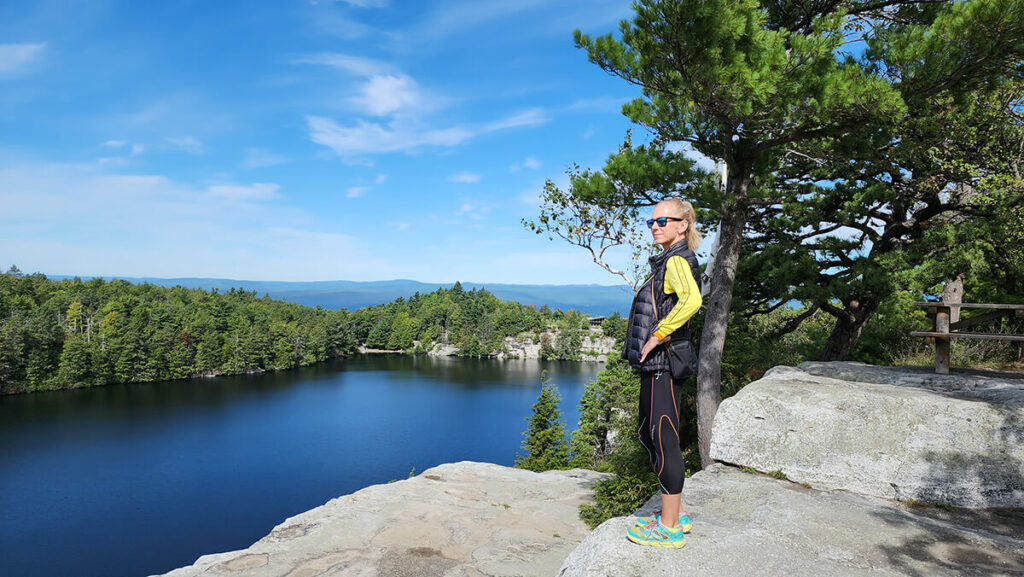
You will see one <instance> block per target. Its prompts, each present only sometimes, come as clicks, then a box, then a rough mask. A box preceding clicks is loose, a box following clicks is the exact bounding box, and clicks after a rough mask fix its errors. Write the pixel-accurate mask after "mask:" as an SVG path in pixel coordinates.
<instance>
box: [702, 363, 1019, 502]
mask: <svg viewBox="0 0 1024 577" xmlns="http://www.w3.org/2000/svg"><path fill="white" fill-rule="evenodd" d="M711 458H713V459H715V460H718V461H722V462H725V463H729V464H733V465H736V466H739V467H752V468H754V469H756V470H758V471H762V472H771V471H782V472H783V473H785V474H786V476H787V477H788V478H789V479H791V480H794V481H798V482H805V483H809V484H811V485H812V486H813V487H814V488H816V489H846V490H850V491H854V492H857V493H862V494H865V495H874V496H878V497H885V498H890V499H897V500H901V501H909V500H915V501H924V502H927V503H936V504H950V505H955V506H961V507H979V508H986V507H1018V508H1020V507H1024V378H1021V376H1020V375H1005V374H999V373H987V374H986V373H979V372H960V371H957V372H956V373H954V374H950V375H936V374H934V372H929V371H927V370H921V369H908V368H905V367H874V366H871V365H865V364H862V363H846V362H836V363H802V364H801V365H800V366H798V367H775V368H773V369H772V370H770V371H768V372H767V373H766V374H765V376H764V377H763V378H761V379H759V380H757V381H755V382H753V383H750V384H749V385H747V386H746V387H744V388H743V389H742V390H741V391H740V392H739V393H737V394H736V395H734V396H733V397H731V398H728V399H726V400H724V401H722V404H721V407H720V408H719V410H718V413H717V415H716V416H715V422H714V426H713V432H712V439H711Z"/></svg>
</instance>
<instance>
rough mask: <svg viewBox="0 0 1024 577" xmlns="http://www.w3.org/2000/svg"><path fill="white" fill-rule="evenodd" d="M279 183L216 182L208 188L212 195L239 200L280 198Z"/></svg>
mask: <svg viewBox="0 0 1024 577" xmlns="http://www.w3.org/2000/svg"><path fill="white" fill-rule="evenodd" d="M278 188H280V187H279V186H278V185H276V184H273V183H267V182H256V183H253V184H250V185H247V186H245V185H238V184H216V185H213V186H210V187H209V188H207V192H209V193H210V195H211V196H214V197H219V198H224V199H228V200H238V201H257V200H270V199H273V198H278V196H279V195H278V194H277V190H278Z"/></svg>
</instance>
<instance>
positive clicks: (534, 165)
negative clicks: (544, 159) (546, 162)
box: [508, 156, 541, 172]
mask: <svg viewBox="0 0 1024 577" xmlns="http://www.w3.org/2000/svg"><path fill="white" fill-rule="evenodd" d="M540 167H541V162H540V161H539V160H537V159H536V158H534V157H532V156H527V157H526V158H525V159H523V161H522V162H517V163H515V164H513V165H512V166H510V167H508V170H509V172H519V171H520V170H522V169H524V168H528V169H530V170H537V169H538V168H540Z"/></svg>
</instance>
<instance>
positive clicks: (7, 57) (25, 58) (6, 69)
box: [0, 42, 46, 78]
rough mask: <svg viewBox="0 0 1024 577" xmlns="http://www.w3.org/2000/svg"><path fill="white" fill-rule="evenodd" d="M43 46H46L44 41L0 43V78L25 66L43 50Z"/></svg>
mask: <svg viewBox="0 0 1024 577" xmlns="http://www.w3.org/2000/svg"><path fill="white" fill-rule="evenodd" d="M44 48H46V43H45V42H39V43H35V44H0V78H2V77H4V76H6V75H8V74H13V73H15V72H17V71H18V70H20V69H22V68H24V67H25V66H27V65H28V64H29V63H30V62H32V61H33V60H35V59H36V58H37V57H38V56H39V55H40V54H41V53H42V52H43V49H44Z"/></svg>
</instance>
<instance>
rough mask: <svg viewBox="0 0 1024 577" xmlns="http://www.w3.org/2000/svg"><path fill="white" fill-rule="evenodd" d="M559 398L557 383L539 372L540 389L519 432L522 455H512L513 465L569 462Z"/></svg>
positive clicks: (531, 467) (555, 466)
mask: <svg viewBox="0 0 1024 577" xmlns="http://www.w3.org/2000/svg"><path fill="white" fill-rule="evenodd" d="M560 400H562V397H561V395H559V394H558V387H557V386H556V385H555V384H554V383H552V382H551V379H550V378H548V376H547V373H546V372H543V373H541V390H540V396H538V397H537V402H536V403H534V404H533V415H532V416H531V417H528V418H527V419H526V420H527V421H528V422H529V423H530V425H529V427H527V429H526V431H525V432H524V433H523V436H524V439H523V444H522V448H523V450H524V451H526V455H525V456H522V455H520V456H518V457H516V463H515V466H516V467H518V468H520V469H529V470H531V471H537V472H541V471H548V470H551V469H565V468H566V467H568V466H569V445H568V443H567V442H566V438H565V423H564V422H563V421H562V412H561V411H560V410H558V402H559V401H560Z"/></svg>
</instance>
